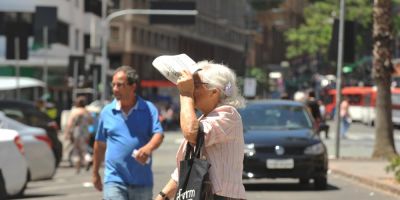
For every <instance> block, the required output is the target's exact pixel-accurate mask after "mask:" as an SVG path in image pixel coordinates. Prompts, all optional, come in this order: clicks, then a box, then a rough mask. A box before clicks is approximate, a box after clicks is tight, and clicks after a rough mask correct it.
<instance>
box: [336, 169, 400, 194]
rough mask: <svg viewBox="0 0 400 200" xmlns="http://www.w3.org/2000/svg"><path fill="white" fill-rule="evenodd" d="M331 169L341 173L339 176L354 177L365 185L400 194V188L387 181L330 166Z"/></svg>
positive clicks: (338, 173)
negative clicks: (383, 181) (382, 181)
mask: <svg viewBox="0 0 400 200" xmlns="http://www.w3.org/2000/svg"><path fill="white" fill-rule="evenodd" d="M330 170H331V172H332V173H333V174H336V175H339V176H342V177H345V178H349V179H352V180H354V181H356V182H359V183H361V184H364V185H367V186H370V187H373V188H377V189H380V190H384V191H386V192H389V193H391V194H393V195H396V196H400V188H397V187H393V186H391V185H388V184H385V183H381V182H379V181H375V180H373V179H369V178H365V177H361V176H357V175H354V174H350V173H347V172H345V171H342V170H338V169H332V168H330Z"/></svg>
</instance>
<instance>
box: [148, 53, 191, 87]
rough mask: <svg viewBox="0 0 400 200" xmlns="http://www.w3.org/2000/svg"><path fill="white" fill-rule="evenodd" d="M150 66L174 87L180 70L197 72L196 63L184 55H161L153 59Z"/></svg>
mask: <svg viewBox="0 0 400 200" xmlns="http://www.w3.org/2000/svg"><path fill="white" fill-rule="evenodd" d="M152 64H153V66H154V67H155V68H156V69H157V70H158V71H159V72H160V73H161V74H162V75H163V76H164V77H165V78H167V79H168V80H170V81H171V82H173V83H174V84H175V85H176V84H177V81H178V78H179V76H180V75H181V72H182V70H185V69H186V70H188V71H190V72H191V73H194V72H196V71H197V70H199V67H198V66H197V64H196V62H194V61H193V60H192V59H191V58H190V57H189V56H187V55H186V54H179V55H162V56H159V57H157V58H156V59H154V61H153V63H152Z"/></svg>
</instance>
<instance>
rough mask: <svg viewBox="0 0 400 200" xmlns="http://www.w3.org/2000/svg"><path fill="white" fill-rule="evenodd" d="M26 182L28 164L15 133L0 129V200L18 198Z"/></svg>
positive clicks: (18, 137)
mask: <svg viewBox="0 0 400 200" xmlns="http://www.w3.org/2000/svg"><path fill="white" fill-rule="evenodd" d="M27 182H28V164H27V163H26V159H25V157H24V146H23V144H22V141H21V138H20V136H19V134H18V133H17V131H14V130H9V129H0V199H5V198H6V197H7V196H20V195H22V194H23V193H24V191H25V188H26V185H27Z"/></svg>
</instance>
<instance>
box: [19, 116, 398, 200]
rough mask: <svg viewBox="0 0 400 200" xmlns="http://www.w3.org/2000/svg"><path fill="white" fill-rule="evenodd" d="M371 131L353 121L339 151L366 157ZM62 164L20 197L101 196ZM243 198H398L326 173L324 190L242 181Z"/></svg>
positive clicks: (165, 174)
mask: <svg viewBox="0 0 400 200" xmlns="http://www.w3.org/2000/svg"><path fill="white" fill-rule="evenodd" d="M373 131H374V129H373V128H371V127H367V126H364V125H362V124H353V125H352V127H351V129H350V132H349V139H346V140H343V141H342V143H341V144H342V145H341V154H342V155H343V156H354V157H368V156H369V155H370V153H371V152H372V146H373ZM333 132H334V128H333V127H332V126H331V135H330V136H331V139H329V140H325V139H324V140H325V142H326V144H327V146H328V148H329V154H330V155H334V152H335V151H334V148H333V147H334V144H335V143H334V139H333V138H334V135H333ZM395 132H396V133H395V134H396V138H397V140H396V141H397V146H399V145H400V139H399V138H398V137H399V136H400V131H399V130H396V131H395ZM180 137H181V136H180V135H179V133H178V132H168V133H166V139H165V142H164V143H163V145H162V146H161V147H160V149H159V150H158V151H157V152H156V153H155V155H154V157H153V170H154V174H155V186H154V193H157V192H158V191H159V190H160V189H161V188H162V187H163V185H164V184H165V183H166V181H167V180H168V179H169V176H170V173H171V172H172V171H173V169H174V165H175V161H174V159H175V151H176V149H177V147H178V144H179V141H180V140H179V138H180ZM66 165H67V163H66V162H63V163H62V167H60V168H59V169H58V171H57V174H56V176H55V177H54V179H53V180H46V181H38V182H30V183H29V184H28V188H27V190H26V192H25V196H24V198H22V199H45V200H56V199H60V200H61V199H66V200H67V199H71V200H72V199H86V200H92V199H93V200H94V199H101V193H100V192H97V191H95V189H94V188H93V187H92V184H91V183H90V180H91V178H90V174H91V173H90V172H83V173H81V174H80V175H76V174H75V173H74V170H73V169H72V168H68V167H66ZM245 183H246V184H245V187H246V190H247V198H248V199H249V200H253V199H254V200H261V199H328V200H329V199H332V200H333V199H382V200H383V199H385V200H392V199H398V197H395V196H391V195H388V194H386V193H384V192H381V191H379V190H376V189H373V188H369V187H366V186H363V185H360V184H359V183H356V182H353V181H351V180H349V179H345V178H343V177H340V176H337V175H334V174H331V173H330V174H329V177H328V183H329V186H328V189H327V190H326V191H315V190H313V188H312V185H310V186H300V185H298V184H297V180H291V179H283V180H282V179H279V180H269V179H267V180H261V181H260V180H257V181H246V182H245Z"/></svg>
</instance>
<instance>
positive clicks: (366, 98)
mask: <svg viewBox="0 0 400 200" xmlns="http://www.w3.org/2000/svg"><path fill="white" fill-rule="evenodd" d="M364 105H367V106H371V94H367V95H365V96H364Z"/></svg>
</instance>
